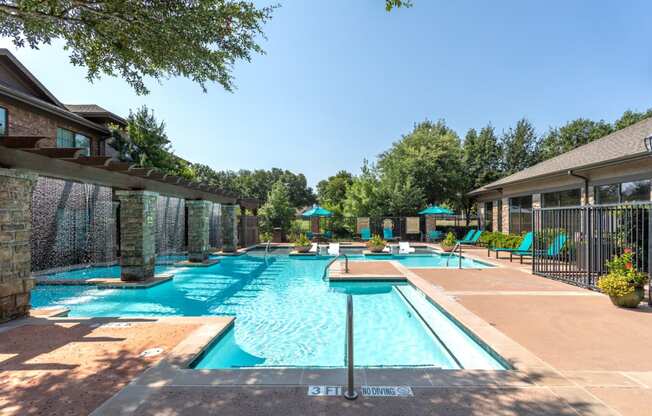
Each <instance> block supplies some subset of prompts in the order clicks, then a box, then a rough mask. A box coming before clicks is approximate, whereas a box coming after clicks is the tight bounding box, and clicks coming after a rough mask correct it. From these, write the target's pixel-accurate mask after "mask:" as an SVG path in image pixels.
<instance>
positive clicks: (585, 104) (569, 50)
mask: <svg viewBox="0 0 652 416" xmlns="http://www.w3.org/2000/svg"><path fill="white" fill-rule="evenodd" d="M272 1H273V0H272ZM280 1H281V5H282V7H281V8H279V9H277V10H276V12H275V13H274V18H273V19H272V21H271V22H270V23H269V24H268V25H267V26H266V27H265V31H266V33H267V37H268V39H267V40H265V41H263V42H262V44H263V47H264V48H265V49H266V51H267V54H266V55H264V56H256V57H254V60H253V62H252V63H251V64H246V63H243V64H239V65H238V66H237V68H236V71H235V75H236V78H237V79H236V82H237V85H238V90H237V91H236V92H235V93H234V94H230V93H227V92H225V91H223V90H222V89H221V88H220V87H219V86H217V85H212V86H210V87H209V91H208V93H206V94H204V93H203V92H202V91H201V89H200V87H199V86H196V85H194V84H192V83H191V82H190V81H187V80H182V79H171V80H164V81H163V83H162V84H161V85H157V84H156V83H150V87H151V90H152V92H151V94H150V95H149V96H144V97H140V96H137V95H135V94H134V93H133V92H132V90H131V89H130V88H129V87H128V86H127V85H126V84H125V83H124V82H122V81H121V80H119V79H111V78H109V79H103V80H102V81H99V82H95V83H94V84H89V83H88V82H87V81H86V80H85V79H84V74H85V72H84V70H83V69H80V68H75V67H73V66H72V65H70V64H69V61H68V56H67V54H66V53H65V52H64V51H63V50H62V48H61V44H57V45H53V46H51V47H44V48H43V49H42V50H40V51H31V50H28V49H22V50H18V51H16V52H15V53H16V55H17V56H18V57H19V59H20V60H21V61H22V62H23V63H24V64H25V65H26V66H27V67H28V68H29V69H30V70H31V71H32V72H33V73H34V74H35V75H36V76H37V77H38V78H39V79H40V80H41V81H42V82H43V83H44V84H45V85H46V86H47V87H48V88H49V89H50V90H51V91H52V92H53V93H54V94H55V95H56V96H57V97H58V98H59V99H60V100H62V101H63V102H65V103H97V104H99V105H101V106H104V107H106V108H107V109H109V110H111V111H113V112H116V113H118V114H122V115H126V114H127V113H128V111H129V109H130V108H136V107H138V106H140V105H142V104H146V105H148V106H150V107H151V108H154V109H155V110H156V114H157V116H158V117H160V118H161V119H163V120H165V122H166V123H167V127H168V133H169V136H170V138H171V139H172V141H173V145H174V149H175V151H176V152H177V153H178V154H179V155H180V156H182V157H184V158H187V159H188V160H191V161H195V162H201V163H205V164H208V165H210V166H212V167H213V168H215V169H240V168H245V169H255V168H271V167H282V168H286V169H290V170H293V171H296V172H303V173H305V174H306V176H307V177H308V181H309V183H310V184H311V185H313V186H314V185H315V184H316V183H317V182H318V181H319V180H320V179H323V178H325V177H327V176H329V175H331V174H334V173H335V172H336V171H337V170H339V169H347V170H349V171H352V172H354V173H357V172H358V170H359V167H360V165H361V162H362V159H363V158H369V159H374V158H375V156H376V155H377V154H378V153H380V152H381V151H383V150H384V149H386V148H387V147H389V146H390V144H391V143H392V142H393V141H395V140H396V139H398V138H400V136H401V134H405V133H407V132H408V131H409V130H410V129H411V127H412V126H413V124H414V123H415V122H417V121H420V120H423V119H425V118H429V119H431V120H436V119H439V118H443V119H445V120H446V122H447V123H448V124H449V125H450V126H451V127H453V128H454V129H455V130H457V132H458V133H459V134H461V135H463V134H464V132H466V130H467V129H469V128H470V127H476V128H477V127H482V126H483V125H485V124H486V123H488V122H491V123H492V124H493V125H494V126H495V127H496V128H497V130H498V131H499V132H500V131H502V129H504V128H507V127H509V126H510V125H513V124H514V123H515V122H516V121H517V120H518V119H519V118H521V117H527V118H529V119H530V120H531V121H532V122H533V123H534V124H535V126H536V127H537V129H538V131H539V132H543V131H545V130H546V129H547V128H548V127H549V126H555V125H559V124H562V123H564V122H565V121H567V120H570V119H574V118H577V117H588V118H593V119H605V120H608V121H612V120H613V119H615V118H616V117H618V116H619V115H620V114H621V113H622V112H623V111H624V110H626V109H638V110H642V109H646V108H648V107H652V95H651V94H652V88H651V87H652V59H651V56H652V46H650V42H649V40H650V39H652V25H650V16H652V2H649V1H595V0H594V1H590V0H583V1H569V0H566V1H528V0H520V1H499V0H493V1H490V0H477V1H470V0H467V1H455V2H452V1H444V0H437V1H435V0H413V2H414V7H412V8H410V9H400V10H397V11H394V12H391V13H386V12H385V11H384V1H383V0H359V1H347V0H337V1H334V0H310V1H308V0H305V1H303V0H280ZM258 3H260V4H269V3H267V2H261V1H258ZM2 44H3V45H4V46H8V47H10V49H12V50H15V48H13V47H11V46H9V42H8V41H7V40H3V41H2Z"/></svg>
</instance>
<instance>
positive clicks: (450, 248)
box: [441, 245, 455, 253]
mask: <svg viewBox="0 0 652 416" xmlns="http://www.w3.org/2000/svg"><path fill="white" fill-rule="evenodd" d="M454 248H455V246H444V245H442V246H441V249H442V250H443V251H444V252H446V253H450V252H451V251H453V249H454Z"/></svg>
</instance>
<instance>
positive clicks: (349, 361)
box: [344, 295, 358, 400]
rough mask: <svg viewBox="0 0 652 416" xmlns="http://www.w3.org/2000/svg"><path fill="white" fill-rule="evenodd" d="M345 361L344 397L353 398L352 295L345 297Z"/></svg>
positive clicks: (354, 397)
mask: <svg viewBox="0 0 652 416" xmlns="http://www.w3.org/2000/svg"><path fill="white" fill-rule="evenodd" d="M346 361H347V386H346V390H345V391H344V398H345V399H347V400H355V399H357V398H358V393H357V392H356V391H355V389H354V388H353V296H352V295H347V297H346Z"/></svg>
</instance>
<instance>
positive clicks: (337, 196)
mask: <svg viewBox="0 0 652 416" xmlns="http://www.w3.org/2000/svg"><path fill="white" fill-rule="evenodd" d="M352 183H353V175H351V174H350V173H349V172H347V171H345V170H341V171H339V172H337V173H336V174H335V175H334V176H331V177H329V178H328V179H325V180H323V181H320V182H319V183H318V184H317V199H318V200H319V203H320V204H321V205H322V206H324V207H327V208H328V209H331V208H337V209H339V210H340V211H341V210H342V207H343V204H344V200H345V199H346V190H347V188H348V187H349V186H351V184H352Z"/></svg>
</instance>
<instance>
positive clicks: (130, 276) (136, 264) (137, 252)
mask: <svg viewBox="0 0 652 416" xmlns="http://www.w3.org/2000/svg"><path fill="white" fill-rule="evenodd" d="M115 195H116V197H117V198H118V199H119V200H120V253H121V257H120V264H121V266H122V275H121V276H120V277H121V279H122V280H124V281H139V280H146V279H149V278H151V277H152V276H154V266H155V264H156V201H157V199H158V194H157V193H156V192H149V191H117V192H116V193H115Z"/></svg>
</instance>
